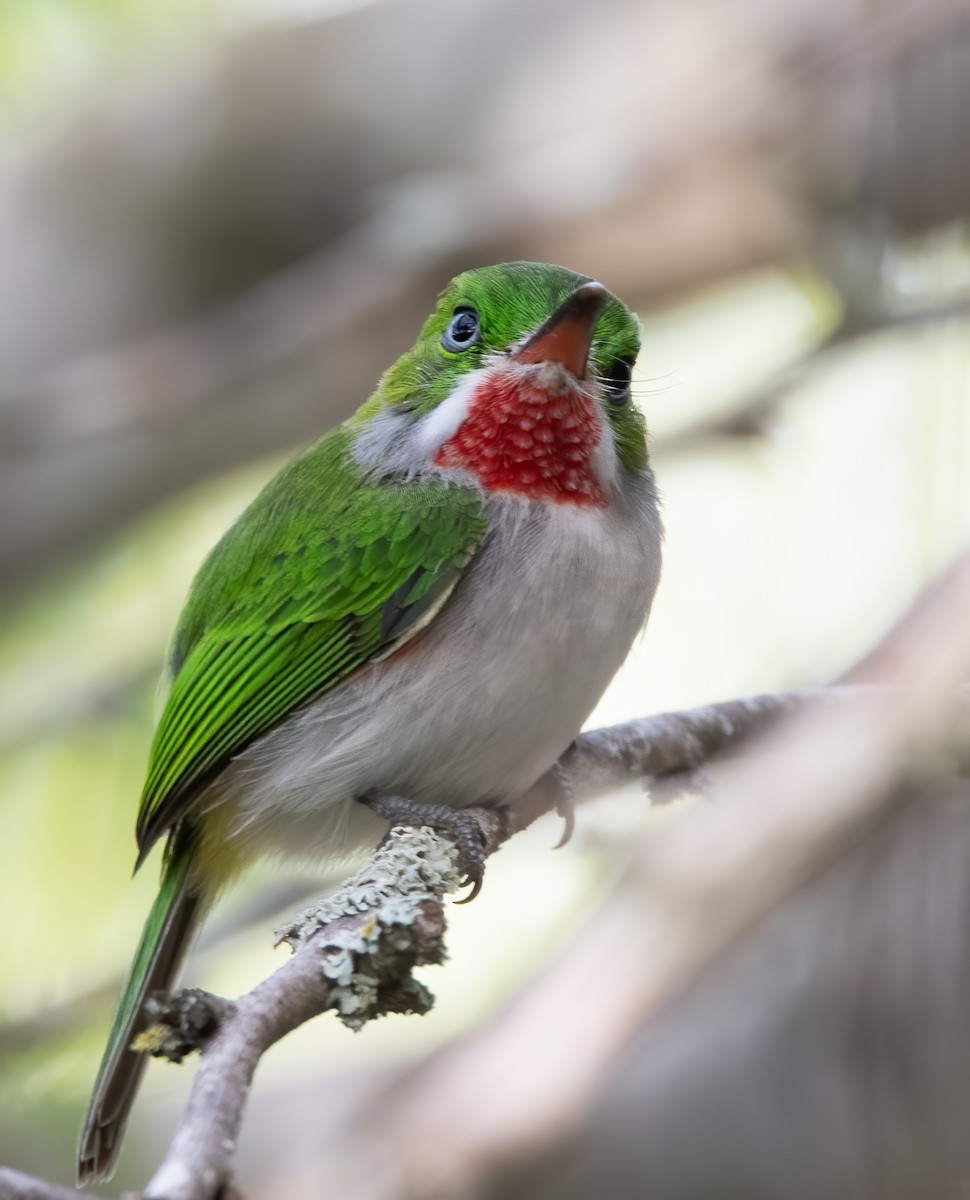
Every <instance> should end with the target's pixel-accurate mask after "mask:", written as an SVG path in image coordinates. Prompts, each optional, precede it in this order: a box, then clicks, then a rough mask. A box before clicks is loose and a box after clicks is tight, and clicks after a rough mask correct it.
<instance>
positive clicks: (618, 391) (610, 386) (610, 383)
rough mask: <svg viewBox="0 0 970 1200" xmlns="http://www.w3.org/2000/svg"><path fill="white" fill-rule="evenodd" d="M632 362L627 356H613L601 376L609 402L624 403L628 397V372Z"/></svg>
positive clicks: (629, 372) (631, 368)
mask: <svg viewBox="0 0 970 1200" xmlns="http://www.w3.org/2000/svg"><path fill="white" fill-rule="evenodd" d="M632 371H633V363H632V362H631V361H630V359H628V358H614V359H613V361H612V362H611V363H610V369H609V370H608V371H607V372H606V374H605V375H604V376H603V387H604V389H605V390H606V398H607V400H609V402H610V403H611V404H616V405H621V404H626V402H627V401H628V400H629V399H630V374H631V372H632Z"/></svg>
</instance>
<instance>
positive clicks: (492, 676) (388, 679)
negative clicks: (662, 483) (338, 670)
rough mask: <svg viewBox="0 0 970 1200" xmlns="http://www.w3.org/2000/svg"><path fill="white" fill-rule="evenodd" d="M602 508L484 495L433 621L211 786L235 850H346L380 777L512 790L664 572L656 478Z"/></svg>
mask: <svg viewBox="0 0 970 1200" xmlns="http://www.w3.org/2000/svg"><path fill="white" fill-rule="evenodd" d="M630 490H632V491H633V492H634V494H632V495H630V494H627V495H625V496H624V497H623V498H621V499H620V500H619V501H617V502H616V503H614V504H613V505H611V506H610V508H608V509H605V510H592V509H582V510H576V509H573V508H569V509H567V508H565V507H564V506H559V505H550V506H547V505H541V506H540V505H535V504H532V503H530V502H528V501H523V500H519V499H515V498H506V499H503V500H501V501H492V502H491V504H490V509H489V532H488V535H487V538H486V541H485V543H484V544H483V546H482V548H481V549H480V550H479V552H478V554H477V555H476V558H475V560H474V561H473V563H472V564H471V566H470V567H469V568H468V571H467V572H466V575H465V576H464V578H463V579H462V580H461V581H460V583H459V584H458V587H457V588H456V590H455V592H454V593H453V595H452V596H451V598H450V599H449V600H448V602H447V603H446V605H445V606H444V608H443V609H442V610H441V612H440V613H439V614H438V615H437V616H436V617H435V618H434V620H433V622H432V624H431V625H430V626H429V627H428V628H427V629H426V630H425V631H424V632H423V633H421V634H420V635H418V637H417V638H416V639H415V640H414V641H413V642H412V643H408V644H406V645H405V647H404V648H403V650H401V651H399V652H398V653H396V654H394V655H392V656H391V657H389V658H388V659H386V660H385V661H383V662H380V663H376V664H374V665H373V666H371V667H368V668H365V669H364V670H362V671H360V672H358V673H357V674H356V675H354V676H353V678H352V679H350V680H348V681H347V682H346V683H345V684H343V685H341V686H340V687H338V688H336V689H334V690H333V691H332V692H329V693H327V694H325V695H324V696H322V697H321V698H320V699H318V700H316V701H314V702H313V703H311V704H310V705H309V706H307V707H306V708H305V709H303V710H302V711H300V712H299V713H296V714H294V715H293V716H292V717H290V718H288V719H287V720H286V721H285V722H284V723H283V724H282V725H280V726H278V727H277V728H276V729H275V730H273V731H272V732H271V733H269V734H267V735H266V736H265V737H263V738H261V739H260V740H259V741H257V742H255V743H254V744H253V745H252V746H250V747H248V748H247V749H246V750H245V751H244V752H243V753H242V754H241V755H240V756H239V757H238V758H237V759H235V760H234V761H233V762H232V763H231V764H230V765H229V767H227V768H226V770H225V771H224V772H223V773H222V775H221V776H220V777H219V780H218V782H217V784H216V786H215V787H214V788H213V793H212V800H213V801H214V802H215V803H219V804H222V803H226V804H228V805H229V806H230V808H231V809H232V810H233V820H232V823H231V824H232V828H233V830H234V832H233V834H232V837H233V838H234V839H235V840H236V841H237V843H238V845H239V849H240V851H242V853H243V854H244V856H245V855H248V853H250V852H251V853H254V854H255V853H274V852H276V853H280V854H285V855H286V856H287V857H292V856H294V855H297V856H309V857H314V858H319V857H336V858H342V857H346V856H347V855H350V854H353V853H355V852H358V851H360V850H365V849H367V848H369V847H370V846H372V845H373V844H374V841H375V839H376V837H377V836H379V833H380V830H381V828H382V826H381V823H380V822H379V821H378V820H377V819H376V818H375V817H373V816H372V815H371V814H370V813H369V812H368V811H367V810H366V809H364V808H363V807H362V806H361V805H359V804H357V803H356V802H355V800H354V797H356V796H359V795H361V794H362V793H364V792H366V791H368V790H371V789H376V790H379V791H382V792H388V793H393V794H397V795H402V796H406V797H408V798H409V799H412V800H416V801H420V802H425V803H439V804H449V805H452V806H453V807H466V806H470V805H477V804H483V803H493V802H511V801H514V800H515V798H516V797H518V796H520V795H521V794H522V793H523V792H525V791H526V790H527V789H528V787H529V786H530V785H531V784H532V783H533V782H534V781H535V780H536V779H537V778H538V777H539V776H540V775H541V774H542V773H543V772H544V771H545V770H547V769H548V767H549V766H551V765H552V763H553V762H554V761H555V760H556V759H557V758H558V756H559V755H560V754H561V753H562V752H563V750H565V749H566V747H567V746H568V745H569V743H570V742H571V741H572V739H573V738H574V737H575V736H576V734H577V733H578V732H579V730H580V728H581V726H582V724H583V722H584V721H585V720H586V718H587V717H588V716H589V714H590V712H591V711H592V709H593V708H594V707H595V705H596V703H597V701H598V700H599V698H600V696H601V695H602V693H603V691H604V690H605V689H606V686H607V684H608V683H609V681H610V679H611V678H612V677H613V675H614V674H615V672H616V670H617V669H618V668H619V666H620V664H621V663H622V662H623V659H624V658H625V657H626V654H627V652H628V650H629V648H630V645H631V643H632V641H633V639H634V637H635V636H636V634H637V632H638V630H639V629H640V627H641V626H642V625H643V622H644V621H645V619H646V616H647V613H648V612H649V609H650V604H651V601H652V599H653V594H654V590H655V588H656V585H657V581H658V577H659V572H660V536H661V535H660V521H659V516H658V514H657V507H656V501H655V497H654V490H653V485H652V480H649V479H647V478H644V479H643V480H642V481H637V485H636V487H635V488H633V489H630Z"/></svg>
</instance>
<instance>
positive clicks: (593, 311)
mask: <svg viewBox="0 0 970 1200" xmlns="http://www.w3.org/2000/svg"><path fill="white" fill-rule="evenodd" d="M608 298H609V293H608V292H607V290H606V288H605V287H603V285H602V284H601V283H592V282H591V283H584V284H583V285H582V286H581V287H578V288H577V289H576V290H575V291H574V292H573V293H572V295H571V296H569V297H568V298H567V299H566V300H564V301H563V303H562V304H560V306H559V307H558V308H557V309H556V311H555V312H554V313H553V314H552V316H551V317H550V318H549V320H548V321H545V322H544V323H543V324H542V325H540V326H539V328H538V329H537V330H536V331H535V333H534V334H533V335H532V336H531V337H530V338H529V340H528V341H527V342H526V343H525V345H524V346H520V347H519V349H518V350H516V351H515V352H514V353H513V354H512V355H511V360H512V362H514V363H543V362H556V363H562V365H563V366H564V367H565V368H566V370H567V371H569V372H570V373H571V374H572V375H575V376H576V378H577V379H583V378H585V376H586V363H587V360H588V359H589V348H590V346H591V345H592V342H593V331H594V330H595V329H596V322H597V321H598V320H599V316H600V313H601V312H602V311H603V309H604V308H605V306H606V301H607V300H608Z"/></svg>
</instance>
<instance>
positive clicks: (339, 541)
mask: <svg viewBox="0 0 970 1200" xmlns="http://www.w3.org/2000/svg"><path fill="white" fill-rule="evenodd" d="M350 439H351V434H350V431H349V430H348V429H347V428H346V427H343V426H342V427H341V428H339V429H337V430H334V431H333V432H332V433H330V434H328V435H327V436H326V437H325V438H323V439H322V440H321V441H320V442H318V443H317V444H316V445H315V446H314V447H312V448H311V449H310V450H309V451H307V453H306V454H305V455H303V456H302V457H301V458H299V459H297V460H296V461H295V462H294V463H291V464H290V466H289V467H287V468H286V469H285V470H284V471H282V472H281V473H280V474H279V475H278V476H277V477H276V478H275V479H274V480H272V482H271V483H270V484H269V485H268V486H267V488H266V489H265V490H264V491H263V492H262V493H261V494H260V495H259V496H258V497H257V498H256V500H255V501H254V502H253V504H252V505H251V506H250V507H249V508H248V509H247V510H246V512H245V513H243V515H242V516H241V517H240V519H239V520H238V521H237V522H236V524H235V525H234V526H233V527H232V528H231V529H230V530H229V532H228V533H227V534H226V535H225V537H224V538H223V539H222V541H221V542H219V544H218V545H217V546H216V547H215V549H214V550H213V551H212V553H211V554H210V555H209V557H208V559H207V560H206V561H205V563H204V564H203V566H202V569H201V570H200V571H199V574H198V576H197V577H196V579H195V582H194V583H193V585H192V590H191V592H190V595H189V599H188V602H187V604H186V606H185V610H184V612H183V614H182V618H181V620H180V621H179V625H178V628H177V629H176V632H175V638H174V641H173V646H172V658H171V666H172V671H173V673H174V678H173V681H172V686H171V690H170V692H169V695H168V699H167V702H166V704H165V708H164V710H163V712H162V715H161V719H160V720H159V723H158V728H157V729H156V731H155V737H154V741H153V743H152V748H151V754H150V757H149V765H148V778H147V780H146V783H145V790H144V793H143V795H142V801H141V808H140V810H139V814H138V825H137V837H138V849H139V857H138V863H139V864H140V863H141V862H142V861H143V859H144V857H145V855H146V854H147V853H148V851H149V850H150V849H151V847H152V846H153V845H154V843H155V842H156V841H157V840H158V838H159V837H160V836H161V835H162V834H163V833H165V831H166V830H167V829H169V828H170V827H171V826H172V824H173V823H174V822H175V821H177V820H178V819H179V817H181V816H182V815H183V814H184V812H185V811H186V810H187V808H188V807H189V806H190V805H191V804H192V801H193V800H194V798H195V797H196V796H197V795H198V793H199V792H200V790H201V789H202V788H203V787H204V786H205V784H206V783H208V782H209V781H210V780H211V779H212V778H213V777H214V776H215V775H216V774H217V773H218V772H219V771H220V770H221V769H222V768H223V767H224V766H225V765H226V763H227V762H228V761H229V759H231V758H232V757H233V755H235V754H238V753H239V751H240V750H242V749H243V748H244V747H245V746H246V745H247V744H248V743H249V742H251V741H252V740H253V739H254V738H256V737H258V736H259V735H260V734H262V733H265V732H266V731H268V730H269V729H271V728H272V727H273V726H274V725H275V724H277V722H279V721H280V720H282V719H283V718H284V717H285V716H286V715H287V714H288V713H291V712H292V711H293V710H294V709H296V708H299V707H300V706H301V705H302V704H305V703H306V702H307V701H308V700H310V699H311V697H313V696H316V695H318V694H319V693H321V692H323V691H326V690H327V689H329V688H332V687H333V686H334V685H335V684H338V683H339V682H340V681H341V680H343V679H345V678H346V677H347V676H348V675H349V674H350V673H351V672H352V671H354V670H355V669H356V668H358V667H360V666H362V665H363V664H365V663H367V662H369V661H370V660H372V659H374V658H376V657H377V656H378V655H380V654H381V653H382V652H383V651H385V650H386V649H388V648H389V647H391V646H393V645H394V644H395V643H397V642H400V641H403V640H405V639H406V638H407V637H408V636H409V635H410V634H412V633H414V632H415V630H416V629H417V628H419V627H420V625H421V623H422V620H426V619H427V618H428V617H429V615H433V613H434V612H435V611H436V609H437V607H438V606H439V605H440V604H442V603H443V602H444V600H445V599H447V596H448V595H449V593H450V592H451V590H452V588H453V587H454V586H455V584H456V583H457V581H458V578H459V576H460V575H461V572H462V570H463V568H464V567H465V566H466V565H467V563H468V562H469V560H470V559H471V557H472V555H473V554H474V552H475V549H476V547H477V545H478V543H479V541H480V540H481V537H482V534H483V533H484V529H485V517H484V512H483V510H482V506H481V503H480V501H479V499H478V497H477V496H476V495H475V493H474V492H471V491H469V490H466V489H462V488H457V487H446V486H444V485H443V484H438V483H434V482H432V483H428V482H422V483H400V484H390V483H385V484H383V485H379V486H373V485H370V486H361V481H360V477H359V473H358V469H357V467H356V466H355V464H354V463H353V461H352V459H351V457H350V453H349V450H350Z"/></svg>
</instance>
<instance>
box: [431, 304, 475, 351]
mask: <svg viewBox="0 0 970 1200" xmlns="http://www.w3.org/2000/svg"><path fill="white" fill-rule="evenodd" d="M480 329H481V322H480V321H479V319H478V313H477V312H475V310H474V309H473V308H456V309H455V315H454V316H453V317H452V318H451V320H450V321H449V322H448V328H447V329H446V330H445V331H444V333H443V334H442V335H441V344H442V346H443V347H444V348H445V349H446V350H450V351H451V352H452V353H453V354H460V353H461V351H462V350H467V349H468V348H469V347H471V346H474V345H475V343H476V342H477V341H478V334H479V331H480Z"/></svg>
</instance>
